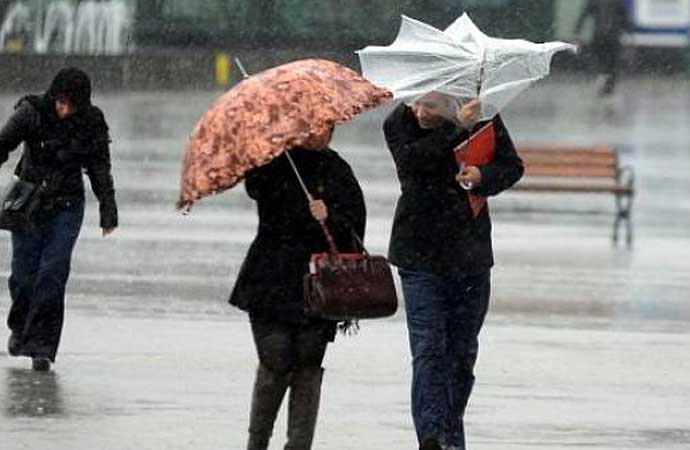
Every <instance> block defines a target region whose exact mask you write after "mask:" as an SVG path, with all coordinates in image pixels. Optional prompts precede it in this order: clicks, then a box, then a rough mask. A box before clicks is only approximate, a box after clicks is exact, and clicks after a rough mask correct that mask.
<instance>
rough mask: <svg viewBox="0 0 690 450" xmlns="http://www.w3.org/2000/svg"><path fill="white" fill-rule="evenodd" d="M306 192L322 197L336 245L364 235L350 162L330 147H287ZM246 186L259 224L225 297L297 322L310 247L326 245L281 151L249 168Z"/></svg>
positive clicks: (348, 246) (347, 247) (349, 246)
mask: <svg viewBox="0 0 690 450" xmlns="http://www.w3.org/2000/svg"><path fill="white" fill-rule="evenodd" d="M290 154H291V156H292V157H293V159H294V161H295V164H296V166H297V167H298V169H299V171H300V173H301V175H302V177H303V178H304V182H305V184H306V186H307V188H308V189H309V191H310V192H311V194H312V195H313V196H314V197H315V198H317V199H321V200H323V201H324V202H325V203H326V206H327V208H328V220H327V225H328V227H329V229H330V230H331V233H332V234H333V235H334V238H335V241H336V245H337V246H338V250H339V251H341V252H347V251H353V250H356V248H355V247H356V245H355V243H354V242H353V235H352V232H355V233H356V234H357V235H358V236H360V237H361V238H362V239H364V228H365V222H366V210H365V206H364V198H363V195H362V190H361V189H360V187H359V184H358V183H357V180H356V178H355V176H354V174H353V173H352V170H351V169H350V166H349V165H348V164H347V163H346V162H345V161H344V160H343V159H341V158H340V157H339V156H338V154H337V153H336V152H335V151H333V150H331V149H324V150H320V151H307V150H298V149H293V150H290ZM245 188H246V190H247V193H248V194H249V196H250V197H251V198H253V199H254V200H255V201H256V202H257V206H258V210H259V229H258V234H257V236H256V238H255V239H254V242H253V243H252V245H251V247H250V248H249V252H248V254H247V256H246V258H245V260H244V263H243V264H242V268H241V269H240V273H239V275H238V278H237V281H236V283H235V287H234V289H233V292H232V295H231V297H230V303H231V304H233V305H235V306H237V307H239V308H241V309H243V310H245V311H249V312H251V313H254V314H258V315H268V316H270V317H272V318H275V319H279V320H284V321H295V322H301V321H303V320H304V319H305V317H304V312H303V310H304V307H303V305H304V302H303V296H304V291H303V287H302V279H303V277H304V275H305V274H306V273H307V272H308V270H309V259H310V257H311V255H312V253H320V252H324V251H326V250H327V249H328V245H327V242H326V239H325V238H324V235H323V233H322V231H321V227H320V226H319V224H318V222H316V221H315V220H314V218H313V217H312V215H311V214H310V212H309V205H308V202H307V200H306V198H305V195H304V193H303V191H302V190H301V188H300V185H299V182H298V181H297V178H296V177H295V174H294V173H293V171H292V169H291V168H290V165H289V162H288V160H287V158H286V157H285V155H281V156H280V157H278V158H276V159H274V160H273V161H271V162H270V163H268V164H267V165H265V166H263V167H260V168H258V169H254V170H252V171H251V172H249V173H248V175H247V177H246V180H245Z"/></svg>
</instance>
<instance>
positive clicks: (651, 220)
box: [0, 79, 690, 450]
mask: <svg viewBox="0 0 690 450" xmlns="http://www.w3.org/2000/svg"><path fill="white" fill-rule="evenodd" d="M216 95H217V94H216V93H213V92H187V93H122V94H111V95H106V96H103V97H100V98H98V99H97V103H99V104H100V105H101V106H102V107H103V109H104V110H105V112H106V116H107V117H108V119H109V122H110V124H111V127H112V132H113V137H114V144H113V157H114V165H115V177H116V183H117V185H118V198H119V201H120V214H121V225H122V226H121V228H120V229H119V230H118V231H117V233H116V235H115V236H113V238H112V239H110V238H108V239H102V238H101V237H100V235H99V234H98V232H99V230H98V229H97V219H98V218H97V208H96V207H95V202H94V201H93V199H91V200H92V201H91V202H90V206H89V207H88V212H87V219H86V225H85V228H84V230H83V231H82V237H81V239H80V242H79V244H78V246H77V250H76V253H75V259H74V264H73V272H72V277H71V281H70V285H69V293H68V314H67V319H66V325H65V332H64V339H63V343H62V346H61V353H60V356H59V361H58V364H57V366H56V370H55V372H52V373H48V374H34V373H31V372H29V371H28V370H27V367H28V362H27V361H24V360H17V359H10V358H8V357H7V356H6V354H5V353H0V448H2V449H11V450H14V449H43V448H55V449H68V448H69V449H72V448H102V449H129V448H170V449H190V448H195V449H196V448H204V449H221V448H227V449H239V448H242V447H243V443H244V434H245V430H246V427H247V409H248V408H247V406H248V403H249V392H250V386H251V379H252V375H253V370H254V366H255V356H254V349H253V347H252V343H251V342H252V341H251V337H250V333H249V328H248V325H247V324H246V323H245V320H244V316H243V315H242V314H240V313H238V312H236V311H233V310H231V309H230V308H229V307H228V306H227V304H226V301H225V300H226V298H227V296H228V294H229V290H230V286H231V285H232V280H233V278H234V275H235V274H236V273H237V270H238V268H239V264H240V263H241V260H242V257H243V255H244V252H245V251H246V249H247V247H248V245H249V243H250V241H251V239H252V236H253V233H254V231H255V226H256V218H255V217H254V210H253V205H252V204H251V202H250V201H249V200H248V199H247V197H246V195H245V194H244V192H243V189H242V188H241V187H239V188H237V189H236V190H234V191H232V192H229V193H225V194H222V195H219V196H217V197H215V198H212V199H209V200H207V201H202V202H201V203H199V204H198V205H197V206H196V207H195V208H194V210H193V211H192V214H191V215H190V216H188V217H182V216H180V215H178V214H177V213H176V212H175V211H174V207H173V205H174V202H175V199H176V196H177V193H178V182H179V172H180V158H181V154H182V151H183V147H184V142H185V138H186V135H187V133H188V132H189V130H191V127H192V126H193V124H194V122H195V121H196V120H197V118H198V117H199V115H200V114H201V113H202V112H203V111H204V110H205V109H206V108H207V107H208V105H209V104H210V102H211V101H212V100H213V98H215V96H216ZM14 100H15V96H13V95H7V94H4V95H1V96H0V120H1V121H3V122H4V120H5V118H6V117H7V115H8V114H9V113H10V111H11V105H12V104H13V102H14ZM689 119H690V85H689V84H688V83H687V80H680V79H679V80H673V79H664V80H629V81H626V82H625V83H623V84H622V86H621V89H620V91H619V93H618V95H617V96H616V97H615V98H614V99H613V100H611V101H607V102H605V103H602V102H600V101H598V100H597V99H596V97H595V96H594V88H593V87H592V86H591V84H590V83H589V81H588V80H584V79H573V80H559V81H552V82H546V83H542V84H540V85H539V86H538V87H536V88H534V89H533V90H531V91H530V92H528V93H527V94H525V95H523V96H522V97H520V98H519V99H518V101H516V102H515V103H514V104H513V105H511V107H510V108H509V110H508V111H506V112H505V114H504V121H505V122H506V125H507V127H508V128H509V130H510V131H511V134H512V136H513V139H514V140H515V141H516V143H517V144H518V145H519V144H523V143H543V144H582V145H589V144H596V143H610V144H614V145H617V146H618V147H619V149H620V152H621V158H622V160H623V162H624V163H626V164H631V165H633V166H634V168H635V173H636V178H637V193H638V195H637V196H636V198H635V206H634V212H633V214H634V222H635V232H636V237H635V244H634V247H633V249H632V250H626V249H614V248H612V247H611V244H610V232H611V224H612V221H613V211H614V205H613V198H612V196H610V195H547V194H531V193H519V192H511V193H506V194H505V195H502V196H500V197H498V198H496V199H494V200H493V201H492V203H491V206H492V213H493V218H494V244H495V250H496V259H497V266H496V268H495V270H494V272H493V286H492V288H493V299H492V301H493V305H492V310H491V313H490V317H489V319H488V322H487V325H486V327H485V329H484V331H483V334H482V355H481V357H480V361H479V365H478V384H477V387H476V390H475V393H474V395H473V397H472V400H471V405H470V409H469V411H468V415H469V416H468V439H469V442H470V445H471V448H482V449H522V448H525V449H526V448H534V447H537V448H550V449H551V448H553V449H560V448H580V447H588V448H593V449H637V448H639V449H668V448H671V449H674V448H678V449H680V448H690V419H689V418H690V362H689V360H688V358H687V355H688V348H690V347H689V345H688V344H690V334H689V333H688V331H687V330H688V324H689V323H690V298H689V297H690V295H689V294H688V292H689V291H690V270H689V269H690V262H688V259H687V255H688V254H689V253H690V214H689V213H690V199H689V198H688V196H687V192H689V191H690V176H689V175H688V174H690V128H688V127H687V124H688V123H689V122H690V120H689ZM380 125H381V113H372V114H368V115H366V116H365V117H363V118H361V119H359V120H357V121H356V122H355V123H353V124H351V125H347V126H343V127H341V128H339V129H338V131H337V135H336V140H335V142H334V144H333V146H334V147H335V148H336V149H338V150H339V151H340V152H341V154H342V155H343V156H344V157H345V158H346V159H347V160H348V161H350V162H351V164H352V166H353V168H354V170H355V173H356V174H357V175H358V177H359V178H360V180H361V182H362V185H363V189H364V192H365V196H366V199H367V203H368V210H369V224H368V234H367V244H368V246H369V247H370V251H373V252H382V251H384V250H385V247H386V244H387V239H388V236H389V230H390V224H391V217H392V214H393V210H394V207H395V200H396V195H397V190H398V187H397V182H396V179H395V171H394V167H393V164H392V161H391V160H390V157H389V155H388V153H387V151H386V150H385V147H384V146H383V138H382V135H381V132H380ZM16 156H17V155H15V156H14V158H13V159H12V162H13V161H16ZM10 165H11V163H10V164H8V166H5V167H3V170H2V173H0V185H4V184H5V182H6V181H7V179H8V177H9V173H10ZM9 249H10V246H9V240H8V239H7V235H6V234H2V235H0V255H1V257H0V283H1V284H3V285H4V284H5V283H6V278H7V276H8V271H9ZM8 302H9V299H8V296H7V291H6V290H0V315H3V316H4V315H6V312H7V309H8ZM402 319H403V317H402V316H401V315H400V314H398V315H397V316H396V317H395V318H393V319H391V320H387V321H380V322H375V323H365V324H364V327H363V331H362V333H361V334H360V335H359V336H357V337H354V338H348V339H343V338H339V339H338V340H337V342H336V343H335V344H334V345H333V347H332V348H331V350H330V352H329V354H328V356H327V361H326V363H325V367H326V369H327V375H326V384H325V393H324V406H323V414H322V416H321V418H320V424H319V427H318V431H317V438H316V442H315V446H314V448H315V449H355V448H357V449H359V448H369V449H374V450H375V449H384V448H386V449H388V448H415V446H414V432H413V428H412V425H411V419H410V417H409V411H408V410H409V406H408V391H409V387H408V379H409V367H408V363H409V357H408V354H407V347H406V345H407V344H406V333H405V328H404V323H403V321H402ZM0 335H3V334H2V333H0ZM0 348H2V349H3V350H4V345H3V347H0ZM279 423H280V425H279V428H278V429H277V430H276V433H275V436H276V439H275V441H276V442H274V446H273V448H279V445H278V444H282V436H284V416H281V419H279Z"/></svg>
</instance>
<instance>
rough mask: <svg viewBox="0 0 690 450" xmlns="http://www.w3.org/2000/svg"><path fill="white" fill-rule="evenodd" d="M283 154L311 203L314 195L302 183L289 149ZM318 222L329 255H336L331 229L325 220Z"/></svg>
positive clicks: (336, 248) (336, 249) (336, 250)
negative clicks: (326, 243)
mask: <svg viewBox="0 0 690 450" xmlns="http://www.w3.org/2000/svg"><path fill="white" fill-rule="evenodd" d="M285 156H287V159H288V161H289V162H290V167H292V171H293V172H295V176H296V177H297V181H299V184H300V186H301V187H302V191H304V195H305V196H306V197H307V200H308V201H309V202H310V203H311V202H312V201H314V197H313V196H312V195H311V193H310V192H309V189H307V185H306V184H304V180H303V179H302V176H301V175H300V173H299V170H297V166H296V165H295V161H293V160H292V156H290V150H286V151H285ZM318 222H319V225H321V231H323V234H324V236H325V237H326V241H327V242H328V252H329V253H330V254H331V255H337V254H338V247H336V245H335V240H334V239H333V235H332V234H331V230H329V229H328V226H327V225H326V221H324V220H319V221H318Z"/></svg>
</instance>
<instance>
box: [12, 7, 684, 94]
mask: <svg viewBox="0 0 690 450" xmlns="http://www.w3.org/2000/svg"><path fill="white" fill-rule="evenodd" d="M623 1H625V4H626V10H627V27H626V33H625V35H624V38H623V43H624V46H625V50H624V55H623V60H624V61H623V62H624V64H625V65H627V67H629V68H631V69H633V70H632V71H631V72H633V73H634V72H635V70H637V71H646V70H652V71H653V70H658V71H664V72H667V71H675V72H678V71H683V72H687V71H688V70H689V69H690V63H688V59H689V58H688V56H690V46H689V37H690V32H689V28H690V27H689V25H690V0H623ZM586 2H587V0H376V1H372V0H0V59H1V60H2V62H1V63H0V80H1V81H9V84H8V85H7V86H12V85H13V84H12V81H13V80H14V81H16V82H19V81H21V80H20V79H23V78H24V77H25V74H24V73H21V72H19V71H18V70H15V69H13V68H10V67H9V65H8V62H7V61H11V62H12V64H20V63H21V60H20V59H17V58H20V57H24V58H26V57H28V55H31V56H32V57H38V56H44V58H43V59H45V60H46V61H48V60H50V61H55V64H59V63H64V61H65V58H66V57H72V58H74V57H81V58H82V59H81V60H80V63H82V64H87V65H88V64H91V63H90V62H88V60H85V59H83V58H85V57H94V56H97V57H102V58H100V59H99V63H98V64H95V66H96V67H100V66H101V65H103V62H104V61H105V62H106V63H107V64H106V65H108V64H110V65H111V67H110V68H111V69H114V68H115V66H117V65H119V66H122V69H121V70H120V71H119V72H121V75H117V76H116V75H112V74H111V75H108V77H110V78H113V79H114V80H120V81H121V82H125V81H124V80H126V79H131V78H132V77H134V78H136V77H137V71H142V70H144V69H146V70H149V71H151V72H152V75H151V76H150V77H149V78H150V79H151V81H152V82H153V81H154V75H160V73H161V71H163V72H167V73H168V74H169V77H168V78H171V79H172V78H173V77H174V73H175V72H176V71H178V72H180V73H183V74H184V73H186V72H185V70H187V71H192V70H194V69H198V66H201V67H202V68H201V69H198V70H203V71H204V72H203V73H202V74H201V75H193V74H192V73H191V72H189V74H187V75H186V76H188V77H189V78H190V79H191V81H193V82H197V81H198V83H199V84H198V85H199V86H204V85H208V84H209V83H214V82H215V81H218V80H220V81H221V83H220V84H225V83H227V80H228V79H229V75H228V71H229V70H230V68H229V67H228V66H229V61H231V60H232V58H230V56H231V55H232V56H234V55H241V56H243V57H246V58H248V59H255V61H256V63H255V64H252V63H251V61H250V64H249V67H251V68H252V69H259V68H261V67H264V66H267V65H270V64H272V63H277V62H281V61H283V60H285V59H291V58H295V57H301V56H302V57H306V56H317V55H320V56H324V57H331V58H333V59H337V60H340V61H341V62H345V63H350V64H356V59H355V57H354V54H353V50H356V49H358V48H361V47H364V46H366V45H370V44H380V45H387V44H388V43H390V42H391V41H392V40H393V39H394V38H395V36H396V34H397V30H398V27H399V24H400V15H401V14H405V15H408V16H410V17H413V18H417V19H419V20H422V21H424V22H427V23H430V24H432V25H434V26H436V27H439V28H443V27H445V26H447V25H449V24H450V23H451V22H452V21H453V20H454V19H455V18H456V17H458V16H459V15H460V14H462V13H463V12H464V11H467V12H469V13H470V15H471V16H472V19H473V20H474V21H475V22H476V23H477V24H478V26H479V27H480V28H481V29H482V30H484V31H486V32H487V33H489V34H491V35H495V36H500V37H505V38H515V37H522V38H526V39H529V40H533V41H546V40H553V39H561V40H567V41H573V40H575V38H576V36H575V33H574V29H575V24H576V22H577V19H578V17H579V16H580V14H581V12H582V10H583V8H584V7H585V4H586ZM585 29H587V26H585ZM589 29H590V30H591V25H590V26H589ZM585 34H587V33H585ZM590 34H591V32H590ZM584 42H585V44H586V43H587V40H586V39H585V40H584ZM587 50H588V49H587V46H586V45H585V48H584V51H583V52H582V54H580V55H578V56H577V57H573V56H567V55H566V56H562V57H561V56H559V57H558V58H557V60H556V63H555V67H556V68H557V70H586V69H587V68H588V67H589V66H590V64H589V61H588V60H589V54H588V51H587ZM219 52H222V53H224V55H221V59H218V54H219ZM180 54H184V55H185V58H179V55H180ZM174 55H178V57H175V56H174ZM10 56H11V57H13V58H14V59H9V60H8V59H7V58H8V57H10ZM51 58H52V59H51ZM123 58H125V59H123ZM43 59H41V60H40V61H43ZM171 59H172V60H171ZM32 61H33V59H32ZM84 61H87V62H84ZM41 64H48V62H41ZM219 64H220V65H219ZM142 65H143V66H142ZM153 66H156V67H153ZM50 67H52V66H50ZM142 67H143V68H142ZM13 70H14V71H13ZM46 70H48V67H46ZM8 73H9V75H8ZM114 73H118V70H115V72H114ZM203 74H209V75H208V76H206V77H204V76H202V75H203ZM179 78H180V79H179V81H178V82H179V83H180V84H183V83H185V82H189V81H190V80H187V79H185V77H184V76H181V77H179ZM204 78H210V79H209V80H205V79H204ZM161 79H163V80H164V81H165V79H166V76H162V77H161V76H159V77H158V80H161ZM214 80H215V81H214ZM120 81H118V82H116V84H118V83H119V82H120Z"/></svg>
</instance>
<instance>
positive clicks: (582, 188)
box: [512, 182, 634, 194]
mask: <svg viewBox="0 0 690 450" xmlns="http://www.w3.org/2000/svg"><path fill="white" fill-rule="evenodd" d="M512 189H513V190H516V191H532V192H592V193H594V192H610V193H614V194H615V193H618V194H632V193H633V192H634V189H633V188H631V187H629V186H625V185H621V184H556V183H554V184H546V183H539V184H537V183H522V182H518V183H517V184H516V185H515V186H513V188H512Z"/></svg>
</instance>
